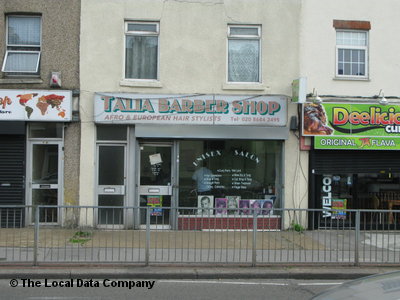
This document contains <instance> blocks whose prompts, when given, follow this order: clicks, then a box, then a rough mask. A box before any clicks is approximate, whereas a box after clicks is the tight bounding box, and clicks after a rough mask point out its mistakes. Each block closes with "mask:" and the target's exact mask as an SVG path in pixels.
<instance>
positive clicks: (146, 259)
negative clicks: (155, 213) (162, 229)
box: [145, 207, 150, 266]
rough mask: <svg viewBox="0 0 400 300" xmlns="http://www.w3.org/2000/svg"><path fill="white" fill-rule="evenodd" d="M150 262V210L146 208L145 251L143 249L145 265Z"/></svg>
mask: <svg viewBox="0 0 400 300" xmlns="http://www.w3.org/2000/svg"><path fill="white" fill-rule="evenodd" d="M149 260H150V209H149V207H146V249H145V265H146V266H148V265H149Z"/></svg>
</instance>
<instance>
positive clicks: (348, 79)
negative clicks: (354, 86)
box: [333, 77, 371, 81]
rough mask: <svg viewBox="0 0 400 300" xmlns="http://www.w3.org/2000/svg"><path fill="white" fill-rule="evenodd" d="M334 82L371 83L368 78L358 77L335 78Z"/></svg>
mask: <svg viewBox="0 0 400 300" xmlns="http://www.w3.org/2000/svg"><path fill="white" fill-rule="evenodd" d="M333 80H338V81H371V80H370V79H369V78H368V77H362V78H357V77H333Z"/></svg>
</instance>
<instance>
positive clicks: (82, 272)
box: [0, 265, 400, 280]
mask: <svg viewBox="0 0 400 300" xmlns="http://www.w3.org/2000/svg"><path fill="white" fill-rule="evenodd" d="M398 270H400V266H398V267H382V266H379V267H371V266H368V267H355V266H349V267H343V266H340V267H335V266H315V267H309V266H306V267H303V266H263V267H236V266H235V267H229V266H227V267H213V266H202V267H196V266H194V267H192V266H150V267H144V266H129V267H121V266H120V265H118V266H116V265H110V266H106V267H104V266H89V267H88V266H87V265H84V266H81V267H77V266H73V267H68V266H52V267H48V266H47V267H43V266H42V267H20V266H11V265H7V266H1V267H0V279H14V278H15V279H21V278H29V279H69V278H73V279H77V278H79V279H105V278H107V279H118V278H124V279H128V278H137V279H153V280H157V279H164V280H165V279H192V280H193V279H303V280H335V279H337V280H349V279H357V278H360V277H365V276H370V275H375V274H382V273H387V272H393V271H398Z"/></svg>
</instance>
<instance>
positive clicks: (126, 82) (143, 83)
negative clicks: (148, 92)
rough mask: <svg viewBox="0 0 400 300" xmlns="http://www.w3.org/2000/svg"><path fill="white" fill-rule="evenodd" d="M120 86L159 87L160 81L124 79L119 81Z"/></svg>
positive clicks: (160, 85)
mask: <svg viewBox="0 0 400 300" xmlns="http://www.w3.org/2000/svg"><path fill="white" fill-rule="evenodd" d="M119 85H120V86H130V87H144V88H161V87H162V83H161V82H160V81H158V80H126V79H122V80H121V81H120V82H119Z"/></svg>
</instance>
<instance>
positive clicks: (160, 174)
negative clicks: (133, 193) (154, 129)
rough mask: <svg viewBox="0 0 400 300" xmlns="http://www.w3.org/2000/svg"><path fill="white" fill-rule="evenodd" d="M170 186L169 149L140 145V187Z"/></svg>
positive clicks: (168, 147) (167, 147)
mask: <svg viewBox="0 0 400 300" xmlns="http://www.w3.org/2000/svg"><path fill="white" fill-rule="evenodd" d="M170 184H171V147H170V146H166V147H162V146H152V145H141V147H140V185H164V186H165V185H170Z"/></svg>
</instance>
